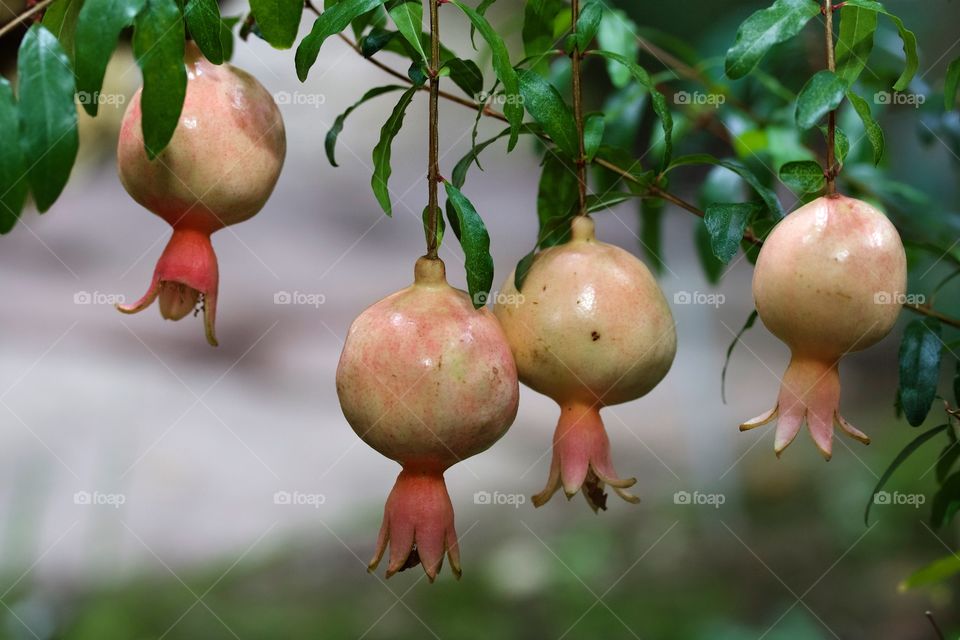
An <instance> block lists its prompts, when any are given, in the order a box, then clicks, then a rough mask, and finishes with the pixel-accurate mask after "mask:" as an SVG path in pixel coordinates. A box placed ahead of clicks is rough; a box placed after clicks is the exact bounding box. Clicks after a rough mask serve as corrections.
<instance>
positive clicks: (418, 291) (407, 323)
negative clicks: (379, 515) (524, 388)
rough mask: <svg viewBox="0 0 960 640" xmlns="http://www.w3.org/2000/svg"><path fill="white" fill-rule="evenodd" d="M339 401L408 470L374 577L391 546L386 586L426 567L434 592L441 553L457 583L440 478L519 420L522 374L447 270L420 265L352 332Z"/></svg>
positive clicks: (432, 263) (492, 322)
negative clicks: (407, 283) (402, 573)
mask: <svg viewBox="0 0 960 640" xmlns="http://www.w3.org/2000/svg"><path fill="white" fill-rule="evenodd" d="M337 394H338V396H339V398H340V406H341V407H342V408H343V414H344V416H346V418H347V422H349V423H350V426H351V427H353V430H354V431H356V432H357V435H359V436H360V438H361V439H363V441H364V442H366V443H367V444H368V445H370V446H371V447H373V448H374V449H376V450H377V451H379V452H380V453H381V454H383V455H385V456H386V457H388V458H391V459H393V460H396V461H397V462H399V463H400V464H401V465H402V466H403V470H402V471H401V472H400V476H399V477H398V478H397V482H396V484H395V485H394V487H393V491H391V492H390V497H389V498H387V505H386V508H385V509H384V515H383V526H382V527H381V528H380V537H379V539H378V541H377V550H376V553H375V554H374V557H373V560H372V561H371V562H370V570H371V571H372V570H374V569H375V568H376V566H377V564H378V563H379V562H380V559H381V558H382V557H383V554H384V551H385V550H386V548H387V546H388V545H389V547H390V563H389V567H388V568H387V577H388V578H389V577H390V576H391V575H393V574H394V573H396V572H397V571H402V570H403V569H406V568H409V567H413V566H416V565H417V564H418V563H421V564H422V565H423V569H424V571H426V574H427V577H428V578H429V579H430V581H431V582H432V581H433V580H434V578H435V577H436V575H437V572H438V571H439V570H440V567H441V565H442V563H443V556H444V552H446V554H447V556H448V557H449V559H450V565H451V567H452V568H453V571H454V573H455V574H456V575H457V577H459V576H460V552H459V547H458V545H457V533H456V531H455V529H454V522H453V506H452V505H451V503H450V497H449V495H447V488H446V484H445V483H444V480H443V472H444V471H445V470H446V469H447V468H448V467H450V466H452V465H454V464H456V463H457V462H459V461H460V460H463V459H465V458H469V457H470V456H473V455H476V454H478V453H480V452H481V451H484V450H485V449H487V448H488V447H490V446H491V445H492V444H493V443H494V442H496V441H497V440H498V439H499V438H500V436H502V435H503V434H504V433H505V432H506V430H507V429H508V428H509V427H510V425H511V424H512V423H513V419H514V418H515V417H516V415H517V403H518V401H519V394H520V389H519V384H518V382H517V369H516V365H515V364H514V362H513V356H512V355H511V354H510V347H509V345H508V344H507V341H506V339H505V338H504V336H503V332H502V330H501V329H500V325H499V324H498V323H497V321H496V318H494V317H493V314H491V313H490V312H489V311H488V310H487V309H481V310H479V311H477V310H475V309H474V308H473V305H472V304H471V301H470V298H469V296H468V295H467V294H466V293H464V292H462V291H458V290H456V289H454V288H453V287H451V286H450V285H448V284H447V281H446V275H445V270H444V265H443V262H442V261H440V260H439V259H430V258H427V257H423V258H420V259H419V260H418V261H417V265H416V270H415V280H414V284H413V285H412V286H410V287H407V288H406V289H403V290H402V291H398V292H397V293H394V294H392V295H390V296H387V297H386V298H384V299H383V300H381V301H380V302H378V303H376V304H374V305H373V306H372V307H370V308H369V309H367V310H366V311H364V312H363V313H362V314H361V315H360V317H358V318H357V319H356V320H355V321H354V322H353V325H352V326H351V327H350V332H349V334H348V335H347V340H346V344H344V347H343V354H342V355H341V356H340V365H339V367H338V368H337Z"/></svg>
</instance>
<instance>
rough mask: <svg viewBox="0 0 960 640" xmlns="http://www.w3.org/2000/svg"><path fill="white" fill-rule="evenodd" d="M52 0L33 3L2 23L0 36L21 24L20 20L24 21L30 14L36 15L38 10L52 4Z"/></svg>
mask: <svg viewBox="0 0 960 640" xmlns="http://www.w3.org/2000/svg"><path fill="white" fill-rule="evenodd" d="M53 2H54V0H40V2H38V3H37V4H35V5H33V6H32V7H30V8H29V9H27V10H26V11H24V12H23V13H21V14H19V15H18V16H17V17H15V18H14V19H13V20H11V21H10V22H8V23H7V24H5V25H3V27H0V38H2V37H3V36H5V35H7V34H8V33H10V32H11V31H13V30H14V29H15V28H16V27H17V25H18V24H21V23H22V22H24V21H25V20H27V19H28V18H30V17H31V16H33V15H36V14H37V13H39V12H40V11H43V10H44V9H46V8H47V7H48V6H50V5H51V4H53Z"/></svg>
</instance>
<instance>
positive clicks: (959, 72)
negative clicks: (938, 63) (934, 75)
mask: <svg viewBox="0 0 960 640" xmlns="http://www.w3.org/2000/svg"><path fill="white" fill-rule="evenodd" d="M958 87H960V58H957V59H956V60H954V61H953V62H951V63H950V66H949V67H947V77H946V79H945V80H944V83H943V104H944V109H946V110H947V111H951V110H953V108H954V107H955V106H956V104H957V88H958Z"/></svg>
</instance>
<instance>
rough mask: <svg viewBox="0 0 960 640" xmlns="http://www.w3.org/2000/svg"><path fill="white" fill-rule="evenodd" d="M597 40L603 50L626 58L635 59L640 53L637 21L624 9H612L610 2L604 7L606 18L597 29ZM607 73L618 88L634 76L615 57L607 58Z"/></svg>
mask: <svg viewBox="0 0 960 640" xmlns="http://www.w3.org/2000/svg"><path fill="white" fill-rule="evenodd" d="M605 4H607V3H605ZM597 42H598V43H599V45H600V48H601V49H602V50H604V51H609V52H610V53H615V54H617V55H618V56H620V57H622V58H624V59H626V60H631V61H634V60H636V59H637V56H638V55H639V53H640V41H639V39H638V38H637V25H636V23H634V22H633V20H631V19H630V17H629V16H628V15H627V14H626V13H625V12H624V11H622V10H620V9H611V8H610V7H609V5H608V4H607V6H606V7H605V9H604V20H603V22H601V23H600V29H599V30H598V31H597ZM607 75H609V76H610V82H612V83H613V86H615V87H617V88H618V89H623V88H624V87H626V86H627V85H628V84H630V79H631V78H632V77H633V76H632V74H631V73H630V70H629V69H627V68H626V67H624V66H623V65H622V64H620V63H618V62H616V61H615V60H614V59H613V58H608V59H607Z"/></svg>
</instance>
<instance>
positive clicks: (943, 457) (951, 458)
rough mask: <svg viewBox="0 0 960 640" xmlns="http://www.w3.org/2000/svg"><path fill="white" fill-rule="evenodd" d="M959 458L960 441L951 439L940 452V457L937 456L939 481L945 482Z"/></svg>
mask: <svg viewBox="0 0 960 640" xmlns="http://www.w3.org/2000/svg"><path fill="white" fill-rule="evenodd" d="M957 458H960V443H958V442H956V441H951V442H950V443H949V444H948V445H947V446H946V447H945V448H944V449H943V451H942V452H941V453H940V457H939V458H937V482H939V483H940V484H943V483H944V481H945V480H946V479H947V476H949V475H950V471H951V470H952V469H953V465H955V464H956V462H957Z"/></svg>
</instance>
